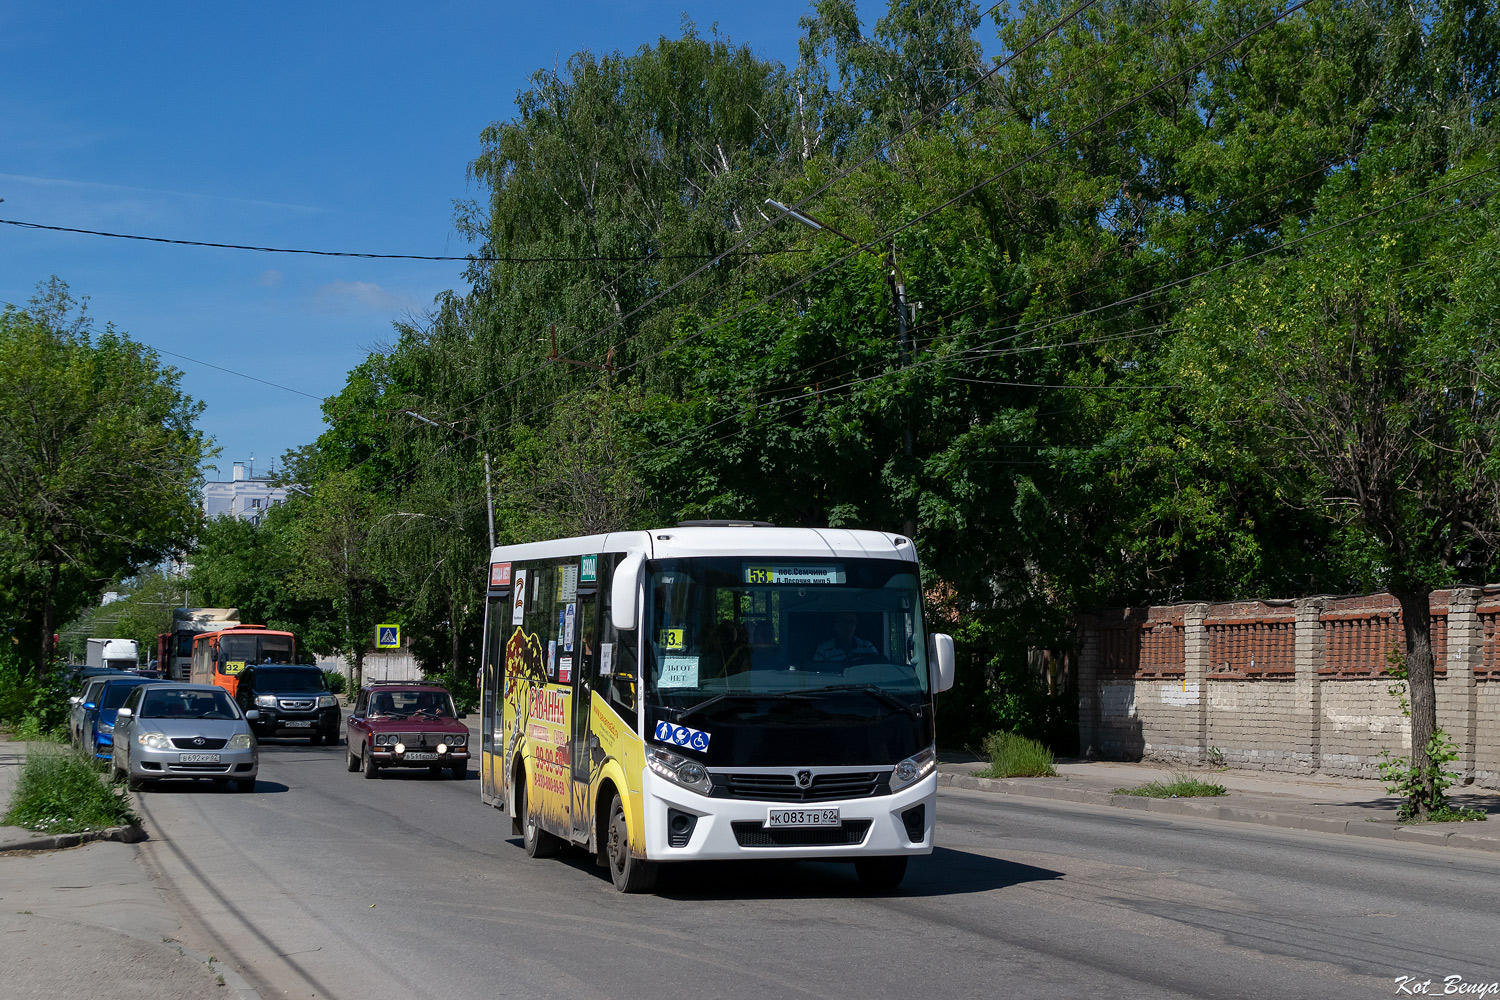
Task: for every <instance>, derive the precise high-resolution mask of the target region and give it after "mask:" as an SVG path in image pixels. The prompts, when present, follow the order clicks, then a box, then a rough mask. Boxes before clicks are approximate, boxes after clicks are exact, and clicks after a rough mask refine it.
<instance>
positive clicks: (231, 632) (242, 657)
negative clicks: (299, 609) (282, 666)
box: [193, 625, 297, 697]
mask: <svg viewBox="0 0 1500 1000" xmlns="http://www.w3.org/2000/svg"><path fill="white" fill-rule="evenodd" d="M296 662H297V640H296V639H295V638H294V637H293V636H292V633H290V632H277V631H273V630H272V629H268V628H266V627H265V626H264V625H236V626H234V627H233V628H226V629H223V630H221V631H218V632H205V633H203V634H202V635H197V636H194V637H193V683H194V684H217V685H218V686H219V687H221V688H224V689H225V690H226V691H228V692H229V694H230V697H233V696H234V694H235V692H236V690H237V689H238V688H239V685H240V671H241V670H244V669H245V668H246V667H247V666H249V665H250V664H252V663H255V664H260V663H296Z"/></svg>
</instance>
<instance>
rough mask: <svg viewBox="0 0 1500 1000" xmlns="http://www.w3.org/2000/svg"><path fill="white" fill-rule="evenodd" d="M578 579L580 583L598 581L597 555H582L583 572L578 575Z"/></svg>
mask: <svg viewBox="0 0 1500 1000" xmlns="http://www.w3.org/2000/svg"><path fill="white" fill-rule="evenodd" d="M578 580H579V582H580V583H598V582H599V557H598V556H584V557H583V572H582V574H581V575H580V576H579V578H578Z"/></svg>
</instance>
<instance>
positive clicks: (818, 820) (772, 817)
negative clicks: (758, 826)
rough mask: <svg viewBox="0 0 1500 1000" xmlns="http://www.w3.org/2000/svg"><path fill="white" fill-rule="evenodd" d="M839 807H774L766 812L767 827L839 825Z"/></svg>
mask: <svg viewBox="0 0 1500 1000" xmlns="http://www.w3.org/2000/svg"><path fill="white" fill-rule="evenodd" d="M838 825H839V811H838V810H837V809H772V810H770V811H768V812H767V814H766V828H767V829H771V828H773V827H782V826H838Z"/></svg>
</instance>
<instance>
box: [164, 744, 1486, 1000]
mask: <svg viewBox="0 0 1500 1000" xmlns="http://www.w3.org/2000/svg"><path fill="white" fill-rule="evenodd" d="M343 754H344V750H343V748H342V747H338V748H308V747H305V746H298V745H295V744H292V743H285V744H278V743H275V742H272V743H268V744H266V745H264V746H263V748H262V757H261V772H260V774H261V781H260V784H259V786H258V790H257V792H256V794H254V795H239V794H236V793H233V792H227V791H225V792H220V791H216V790H214V789H213V788H212V787H211V786H209V785H208V784H207V783H195V784H191V785H179V786H176V787H173V786H172V785H167V786H163V787H162V789H161V790H159V791H148V792H146V793H144V794H143V795H142V796H139V800H140V803H141V811H142V813H143V814H144V815H145V816H146V818H147V821H148V823H149V824H150V829H151V831H152V834H153V838H154V839H153V840H152V841H150V842H148V843H146V844H144V845H142V849H143V852H144V858H145V861H146V863H147V866H148V868H149V869H151V871H152V874H153V876H154V877H155V878H156V879H157V880H158V881H159V884H161V885H162V886H163V888H164V890H165V891H167V892H168V893H169V895H170V896H171V898H172V899H173V902H174V904H175V905H176V906H177V908H178V910H179V912H180V913H181V915H182V918H183V923H184V929H185V933H184V942H185V943H186V944H188V945H190V946H192V947H195V948H198V949H200V950H202V951H204V952H208V953H212V954H215V955H217V956H218V957H219V958H221V959H226V960H228V961H229V962H230V963H232V964H234V965H235V966H237V967H238V968H239V969H240V970H241V971H242V972H243V974H244V975H245V976H246V978H247V979H249V980H250V982H251V983H252V984H253V985H254V986H256V988H257V989H258V990H259V991H260V992H261V995H262V996H263V997H264V998H265V1000H272V998H275V997H292V998H298V997H337V998H360V997H369V998H379V1000H387V998H390V997H435V998H442V1000H467V998H470V997H473V998H479V997H484V998H490V997H505V996H525V997H568V998H575V997H641V998H651V1000H660V998H664V997H704V998H707V997H745V998H755V1000H764V998H766V997H771V996H774V997H782V996H814V997H841V998H844V997H846V998H851V1000H871V998H885V997H919V998H923V1000H936V998H945V997H1077V996H1085V995H1102V996H1111V997H1258V998H1259V997H1284V996H1314V997H1322V996H1328V997H1362V996H1372V997H1383V996H1392V995H1396V994H1397V987H1396V985H1395V984H1394V982H1393V981H1394V979H1395V978H1396V977H1397V976H1403V975H1408V976H1415V977H1416V979H1417V980H1418V981H1420V980H1424V979H1430V980H1432V981H1433V987H1432V992H1433V993H1441V992H1442V989H1443V985H1444V984H1443V982H1442V979H1443V977H1444V976H1447V975H1460V976H1463V977H1464V980H1465V982H1467V983H1478V982H1483V983H1490V982H1494V981H1496V980H1500V946H1497V944H1496V942H1497V941H1500V916H1497V914H1496V912H1495V906H1494V901H1495V899H1496V898H1497V894H1496V893H1497V887H1500V859H1497V858H1493V857H1490V856H1488V855H1482V854H1478V853H1470V852H1466V851H1461V850H1455V849H1451V848H1446V849H1444V848H1431V847H1426V846H1424V845H1402V844H1392V843H1386V842H1378V841H1366V840H1364V839H1362V838H1351V837H1340V836H1332V835H1320V834H1311V833H1297V832H1289V831H1280V830H1273V829H1268V828H1260V827H1249V826H1238V825H1234V824H1224V823H1214V822H1207V821H1204V822H1199V821H1191V820H1182V819H1178V818H1162V817H1156V816H1149V815H1143V814H1139V813H1134V812H1125V811H1122V810H1117V809H1108V808H1095V807H1084V806H1073V805H1067V804H1062V803H1050V802H1043V801H1039V800H1024V799H1020V798H1016V797H1006V796H996V795H991V794H988V793H982V792H968V791H962V790H956V789H954V790H945V791H944V792H943V793H942V795H941V798H940V800H939V807H938V843H939V844H941V845H942V846H941V847H939V848H938V850H937V851H936V852H935V853H934V854H933V856H932V857H931V858H928V859H924V860H922V861H918V862H914V863H913V865H912V868H911V870H910V872H909V873H908V875H907V879H906V882H905V884H904V885H903V886H902V889H901V890H900V891H899V892H898V893H895V894H891V895H886V896H870V895H867V894H865V893H864V892H862V891H861V889H860V888H859V885H858V883H857V882H856V881H855V879H854V874H853V870H852V868H850V867H849V866H840V865H823V864H809V863H800V864H796V865H791V864H785V863H774V862H767V863H761V864H745V865H702V866H684V867H681V868H677V869H674V870H670V871H669V872H668V874H667V875H666V876H664V878H663V883H662V885H661V887H660V889H659V892H658V893H657V894H656V895H653V896H625V895H622V894H619V893H617V892H615V890H614V889H613V887H612V886H611V885H610V882H609V879H608V876H607V874H606V873H605V872H604V870H603V869H599V868H596V867H594V865H593V863H592V860H591V859H589V858H584V857H582V856H581V855H579V856H575V857H572V858H569V859H564V860H548V861H532V860H530V859H528V858H527V857H526V856H525V854H524V852H523V851H522V850H521V847H520V842H519V839H518V838H514V837H512V836H511V835H510V833H509V830H510V825H509V819H508V817H506V816H505V815H503V814H501V813H499V812H497V811H495V810H493V809H491V808H489V807H487V806H484V805H482V804H481V803H480V801H479V791H478V787H479V786H478V781H477V777H476V775H475V774H473V773H472V772H471V774H470V780H469V781H466V782H456V781H450V780H434V779H432V778H430V777H429V776H428V775H427V773H426V772H425V771H410V772H399V771H398V772H387V773H386V774H385V775H383V776H382V777H381V778H380V779H379V780H377V781H366V780H364V779H363V777H362V776H361V775H358V774H349V773H346V772H345V770H344V764H343V760H344V758H343Z"/></svg>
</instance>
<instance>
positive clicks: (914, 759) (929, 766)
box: [891, 746, 937, 792]
mask: <svg viewBox="0 0 1500 1000" xmlns="http://www.w3.org/2000/svg"><path fill="white" fill-rule="evenodd" d="M935 767H937V747H935V746H930V747H928V748H927V749H926V750H923V751H922V752H921V753H917V754H912V755H911V756H910V757H908V758H906V759H905V760H903V761H902V762H901V763H899V764H897V765H896V767H895V769H894V770H893V771H891V791H893V792H894V791H898V790H900V789H902V788H905V787H906V786H907V785H910V784H911V783H912V782H914V781H921V780H922V779H923V778H925V777H927V776H928V775H929V774H931V773H932V770H933V768H935Z"/></svg>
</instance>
